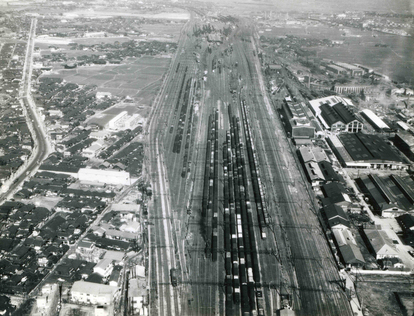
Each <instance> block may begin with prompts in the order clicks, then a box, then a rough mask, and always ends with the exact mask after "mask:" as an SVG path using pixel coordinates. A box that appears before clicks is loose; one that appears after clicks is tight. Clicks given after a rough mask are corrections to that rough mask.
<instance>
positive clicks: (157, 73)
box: [47, 56, 170, 105]
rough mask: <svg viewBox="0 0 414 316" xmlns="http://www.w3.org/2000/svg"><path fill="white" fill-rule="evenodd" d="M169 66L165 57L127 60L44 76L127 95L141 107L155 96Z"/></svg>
mask: <svg viewBox="0 0 414 316" xmlns="http://www.w3.org/2000/svg"><path fill="white" fill-rule="evenodd" d="M169 63H170V59H169V58H158V57H148V56H144V57H141V58H129V59H127V60H126V61H125V62H124V63H123V64H121V65H104V66H98V65H96V66H85V67H83V66H82V67H78V68H75V69H62V70H58V71H57V72H55V73H52V74H49V75H47V77H55V78H63V79H64V80H66V81H67V82H73V83H76V84H81V85H84V84H92V85H97V86H98V91H102V92H110V93H112V94H113V95H117V96H121V97H125V96H130V97H131V98H134V99H135V100H136V101H138V102H139V103H140V104H141V105H149V103H150V101H151V99H152V97H153V96H154V95H155V94H156V93H157V91H158V89H159V87H160V85H161V80H162V75H163V74H164V73H165V71H166V69H167V67H168V65H169Z"/></svg>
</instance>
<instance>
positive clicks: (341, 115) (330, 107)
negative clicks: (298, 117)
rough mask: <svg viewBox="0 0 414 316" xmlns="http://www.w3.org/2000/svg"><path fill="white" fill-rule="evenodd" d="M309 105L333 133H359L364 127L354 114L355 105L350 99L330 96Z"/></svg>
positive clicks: (325, 126)
mask: <svg viewBox="0 0 414 316" xmlns="http://www.w3.org/2000/svg"><path fill="white" fill-rule="evenodd" d="M309 104H310V108H311V110H312V112H313V114H314V115H315V116H316V117H317V118H318V119H319V121H320V122H321V123H322V125H323V127H324V128H325V129H329V130H330V131H331V132H349V133H357V132H360V131H362V129H363V127H364V126H363V123H362V122H361V121H360V120H358V119H357V118H356V117H355V114H354V113H353V112H352V110H351V107H352V106H353V103H352V101H351V100H350V99H347V98H341V97H338V96H329V97H325V98H320V99H315V100H311V101H309Z"/></svg>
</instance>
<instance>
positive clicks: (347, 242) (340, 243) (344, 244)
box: [332, 228, 365, 268]
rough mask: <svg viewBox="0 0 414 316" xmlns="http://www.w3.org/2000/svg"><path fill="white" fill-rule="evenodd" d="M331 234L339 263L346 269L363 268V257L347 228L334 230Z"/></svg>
mask: <svg viewBox="0 0 414 316" xmlns="http://www.w3.org/2000/svg"><path fill="white" fill-rule="evenodd" d="M332 233H333V235H334V237H335V245H336V247H337V249H338V251H339V257H340V258H341V261H342V262H343V263H344V264H345V265H346V266H347V267H356V268H361V267H363V266H364V264H365V260H364V256H363V255H362V253H361V250H360V249H359V247H358V245H357V242H356V240H355V238H354V236H353V234H352V232H351V231H350V230H349V229H348V228H335V229H333V230H332Z"/></svg>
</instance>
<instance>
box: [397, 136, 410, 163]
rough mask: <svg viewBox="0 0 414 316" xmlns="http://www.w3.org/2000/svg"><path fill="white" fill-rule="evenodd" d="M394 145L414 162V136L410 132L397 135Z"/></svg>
mask: <svg viewBox="0 0 414 316" xmlns="http://www.w3.org/2000/svg"><path fill="white" fill-rule="evenodd" d="M394 145H395V147H397V148H398V149H399V150H401V152H403V153H404V155H406V156H407V157H408V158H409V159H411V160H414V135H413V134H412V133H411V132H409V131H400V132H398V133H397V134H395V137H394Z"/></svg>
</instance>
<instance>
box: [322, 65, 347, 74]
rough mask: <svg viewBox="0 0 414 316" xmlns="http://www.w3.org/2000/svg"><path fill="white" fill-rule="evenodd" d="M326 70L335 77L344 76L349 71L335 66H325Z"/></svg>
mask: <svg viewBox="0 0 414 316" xmlns="http://www.w3.org/2000/svg"><path fill="white" fill-rule="evenodd" d="M325 67H326V70H328V71H330V72H333V73H334V74H337V75H346V74H347V73H348V72H349V71H348V70H347V69H345V68H342V67H339V66H336V65H332V64H331V65H326V66H325Z"/></svg>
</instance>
